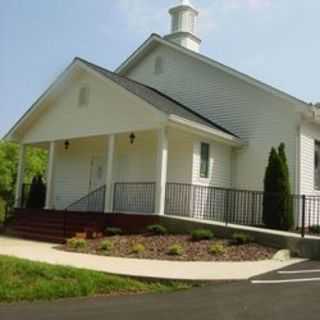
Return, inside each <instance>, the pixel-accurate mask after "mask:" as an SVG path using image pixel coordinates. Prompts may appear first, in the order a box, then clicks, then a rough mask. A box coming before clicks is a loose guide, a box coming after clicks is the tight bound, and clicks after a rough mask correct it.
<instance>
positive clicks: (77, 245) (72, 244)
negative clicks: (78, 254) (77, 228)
mask: <svg viewBox="0 0 320 320" xmlns="http://www.w3.org/2000/svg"><path fill="white" fill-rule="evenodd" d="M87 246H88V243H87V241H86V240H85V239H78V238H71V239H68V240H67V247H68V248H70V249H75V250H83V249H86V248H87Z"/></svg>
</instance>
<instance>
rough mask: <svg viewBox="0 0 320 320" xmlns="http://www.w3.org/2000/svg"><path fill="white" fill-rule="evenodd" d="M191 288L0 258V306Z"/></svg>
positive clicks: (189, 286) (184, 284) (186, 285)
mask: <svg viewBox="0 0 320 320" xmlns="http://www.w3.org/2000/svg"><path fill="white" fill-rule="evenodd" d="M192 286H195V284H191V283H183V282H175V281H151V280H150V281H149V280H137V279H132V278H127V277H120V276H113V275H109V274H105V273H100V272H94V271H88V270H82V269H75V268H69V267H60V266H54V265H49V264H44V263H36V262H30V261H26V260H22V259H17V258H12V257H6V256H0V303H11V302H20V301H36V300H54V299H61V298H71V297H88V296H96V295H126V294H142V293H162V292H171V291H176V290H182V289H188V288H191V287H192Z"/></svg>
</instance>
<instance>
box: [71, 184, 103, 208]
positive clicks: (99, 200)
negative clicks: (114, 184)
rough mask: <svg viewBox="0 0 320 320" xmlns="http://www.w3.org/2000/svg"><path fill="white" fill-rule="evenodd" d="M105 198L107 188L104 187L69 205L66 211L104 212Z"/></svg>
mask: <svg viewBox="0 0 320 320" xmlns="http://www.w3.org/2000/svg"><path fill="white" fill-rule="evenodd" d="M105 196H106V186H102V187H100V188H98V189H96V190H94V191H92V192H90V193H89V194H87V195H86V196H84V197H82V198H81V199H80V200H77V201H76V202H74V203H72V204H71V205H69V206H68V207H67V208H66V211H76V212H79V211H80V212H104V209H105Z"/></svg>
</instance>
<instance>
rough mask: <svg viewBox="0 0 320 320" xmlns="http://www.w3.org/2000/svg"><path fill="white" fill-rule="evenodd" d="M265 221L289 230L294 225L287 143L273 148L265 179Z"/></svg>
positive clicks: (269, 225) (266, 223)
mask: <svg viewBox="0 0 320 320" xmlns="http://www.w3.org/2000/svg"><path fill="white" fill-rule="evenodd" d="M264 192H265V193H264V199H263V222H264V224H265V225H266V226H267V227H269V228H272V229H280V230H289V229H290V228H291V227H292V226H293V215H292V203H291V192H290V182H289V169H288V164H287V157H286V154H285V145H284V144H281V145H280V146H279V148H278V152H277V151H276V149H275V148H272V149H271V152H270V156H269V162H268V166H267V168H266V173H265V179H264Z"/></svg>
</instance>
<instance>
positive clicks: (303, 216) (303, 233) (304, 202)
mask: <svg viewBox="0 0 320 320" xmlns="http://www.w3.org/2000/svg"><path fill="white" fill-rule="evenodd" d="M301 210H302V221H301V224H302V226H301V237H302V238H304V237H305V232H306V230H305V228H306V195H303V196H302V208H301Z"/></svg>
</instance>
